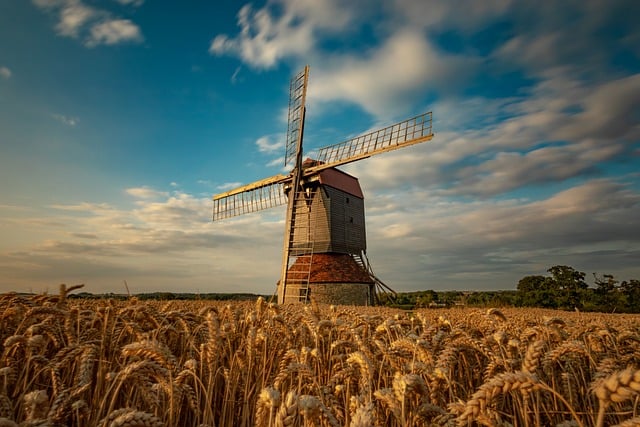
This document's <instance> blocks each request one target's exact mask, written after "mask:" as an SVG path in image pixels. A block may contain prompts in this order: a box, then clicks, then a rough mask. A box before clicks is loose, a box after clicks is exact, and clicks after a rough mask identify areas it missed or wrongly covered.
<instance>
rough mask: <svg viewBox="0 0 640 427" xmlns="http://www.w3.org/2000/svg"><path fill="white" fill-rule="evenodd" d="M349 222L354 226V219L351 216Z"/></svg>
mask: <svg viewBox="0 0 640 427" xmlns="http://www.w3.org/2000/svg"><path fill="white" fill-rule="evenodd" d="M349 222H350V223H351V224H353V217H352V216H350V217H349Z"/></svg>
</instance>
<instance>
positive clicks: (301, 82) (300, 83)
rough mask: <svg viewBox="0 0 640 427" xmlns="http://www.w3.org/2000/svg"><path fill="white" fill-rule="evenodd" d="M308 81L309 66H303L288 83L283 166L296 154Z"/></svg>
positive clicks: (293, 158) (289, 162)
mask: <svg viewBox="0 0 640 427" xmlns="http://www.w3.org/2000/svg"><path fill="white" fill-rule="evenodd" d="M308 81H309V66H308V65H307V66H306V67H304V70H302V71H301V72H300V73H298V74H297V75H296V76H295V77H294V78H293V79H291V84H290V85H289V114H288V120H287V141H286V144H285V152H284V166H285V167H286V166H287V165H290V164H291V163H292V161H294V160H295V158H296V155H297V148H298V140H299V139H300V132H301V130H302V120H303V115H302V114H303V111H302V110H303V109H304V102H305V98H306V94H307V82H308Z"/></svg>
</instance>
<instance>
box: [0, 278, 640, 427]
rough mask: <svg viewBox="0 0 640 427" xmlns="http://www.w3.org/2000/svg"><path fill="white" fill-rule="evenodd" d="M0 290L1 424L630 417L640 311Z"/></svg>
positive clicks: (422, 422)
mask: <svg viewBox="0 0 640 427" xmlns="http://www.w3.org/2000/svg"><path fill="white" fill-rule="evenodd" d="M71 290H73V288H70V289H65V287H62V288H61V291H60V294H59V295H55V296H51V295H40V296H19V295H16V294H5V295H2V296H1V297H0V305H1V311H0V313H1V317H0V334H1V335H2V340H0V342H1V343H2V344H1V345H2V348H1V359H0V384H1V389H0V427H9V426H17V425H20V426H100V427H118V426H127V427H137V426H140V427H143V426H144V427H160V426H203V427H204V426H211V427H213V426H254V425H255V426H359V427H363V426H468V425H488V426H564V427H567V426H597V427H601V426H612V425H619V426H640V408H638V403H640V401H639V400H638V395H639V393H640V322H639V321H638V320H639V319H640V318H639V317H638V316H633V315H603V314H587V313H576V312H554V311H544V310H536V309H501V310H497V309H489V310H481V309H471V308H457V309H432V310H428V309H424V310H416V311H414V312H402V311H398V310H392V309H385V308H376V307H358V308H356V307H346V306H337V307H336V306H318V305H314V304H312V305H307V306H277V305H273V304H268V303H266V302H265V301H264V300H263V299H259V300H258V301H257V302H233V303H226V302H225V303H223V302H211V301H170V302H158V301H153V302H142V301H138V300H136V299H135V298H131V299H129V300H127V301H114V300H80V299H68V298H67V294H68V292H69V291H71Z"/></svg>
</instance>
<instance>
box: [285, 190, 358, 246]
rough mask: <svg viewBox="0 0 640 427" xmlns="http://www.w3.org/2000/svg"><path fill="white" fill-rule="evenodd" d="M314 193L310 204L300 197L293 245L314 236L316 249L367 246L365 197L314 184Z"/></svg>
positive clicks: (305, 241) (301, 243) (306, 242)
mask: <svg viewBox="0 0 640 427" xmlns="http://www.w3.org/2000/svg"><path fill="white" fill-rule="evenodd" d="M311 194H312V201H311V205H310V208H309V207H308V206H307V201H306V200H299V201H298V209H297V212H298V213H297V218H296V221H297V227H296V229H295V232H294V245H293V247H294V249H300V248H305V247H307V245H308V242H309V240H310V239H312V240H313V241H314V244H313V251H314V252H315V253H320V252H337V253H347V254H359V253H360V251H362V250H366V248H367V246H366V245H367V244H366V232H365V223H364V200H363V199H361V198H359V197H355V196H353V195H352V194H349V193H346V192H344V191H341V190H338V189H336V188H334V187H329V186H320V187H315V188H314V189H313V190H312V193H311Z"/></svg>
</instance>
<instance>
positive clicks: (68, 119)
mask: <svg viewBox="0 0 640 427" xmlns="http://www.w3.org/2000/svg"><path fill="white" fill-rule="evenodd" d="M51 117H53V118H54V119H56V120H57V121H59V122H60V123H63V124H65V125H67V126H71V127H75V126H77V125H78V123H80V119H79V118H77V117H72V116H65V115H64V114H52V115H51Z"/></svg>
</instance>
